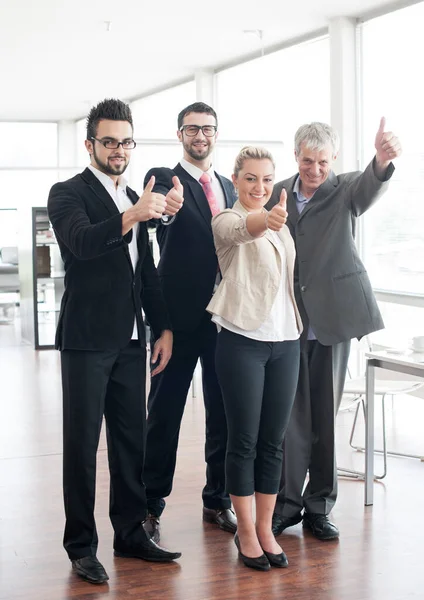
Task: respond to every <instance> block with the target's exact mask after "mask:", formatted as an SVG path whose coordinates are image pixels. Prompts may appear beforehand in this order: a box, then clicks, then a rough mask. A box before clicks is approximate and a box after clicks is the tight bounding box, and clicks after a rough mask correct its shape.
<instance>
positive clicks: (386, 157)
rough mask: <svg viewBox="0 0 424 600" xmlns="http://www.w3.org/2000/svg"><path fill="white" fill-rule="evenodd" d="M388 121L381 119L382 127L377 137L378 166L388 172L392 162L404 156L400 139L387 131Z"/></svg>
mask: <svg viewBox="0 0 424 600" xmlns="http://www.w3.org/2000/svg"><path fill="white" fill-rule="evenodd" d="M385 128H386V119H385V117H381V120H380V126H379V128H378V131H377V135H376V136H375V149H376V151H377V153H376V161H377V165H378V167H379V168H380V169H381V170H386V169H387V167H388V166H389V164H390V162H391V161H392V160H393V159H394V158H396V157H397V156H400V155H401V154H402V147H401V145H400V142H399V139H398V138H397V137H396V136H395V135H394V133H393V132H392V131H385Z"/></svg>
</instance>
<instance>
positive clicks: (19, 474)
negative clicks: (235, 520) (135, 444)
mask: <svg viewBox="0 0 424 600" xmlns="http://www.w3.org/2000/svg"><path fill="white" fill-rule="evenodd" d="M0 345H1V347H0V371H1V379H0V382H1V398H2V403H1V406H2V411H1V420H0V486H1V490H0V560H1V571H0V599H1V600H15V599H16V600H18V599H20V600H64V599H71V598H79V599H82V598H84V599H87V600H88V599H89V598H90V599H94V598H97V599H99V600H100V599H101V600H105V599H110V600H118V599H119V600H126V599H128V600H129V599H132V600H141V599H143V600H215V599H216V600H218V599H219V600H238V599H242V600H265V599H266V600H267V599H274V598H275V599H277V598H278V599H279V598H287V599H290V600H312V599H313V600H344V599H349V600H382V599H384V600H403V599H405V600H406V599H407V598H421V599H422V598H424V584H423V581H424V578H423V573H422V541H423V539H424V520H423V519H422V508H423V506H422V498H423V495H424V463H421V462H420V461H418V460H411V459H400V458H390V459H389V474H388V477H387V479H385V480H384V482H383V483H378V484H376V485H375V504H374V506H373V507H367V508H365V507H364V505H363V492H364V489H363V483H362V482H358V481H350V480H346V479H340V485H339V487H340V492H339V500H338V503H337V505H336V508H335V510H334V511H333V515H332V518H333V520H334V521H335V522H336V523H337V525H338V526H339V527H340V530H341V538H340V541H339V543H337V542H336V543H333V542H325V543H323V542H319V541H317V540H315V539H314V538H312V537H311V536H310V535H309V534H308V533H305V534H304V533H303V530H302V528H301V526H300V525H297V526H296V527H293V528H291V529H290V530H288V531H287V533H285V534H283V535H282V536H281V537H280V538H279V540H280V541H281V543H282V545H283V547H284V549H285V551H286V553H287V555H288V557H289V561H290V566H289V568H288V569H284V570H278V569H273V570H272V571H271V572H269V573H259V572H252V571H251V570H248V569H246V568H245V567H243V565H241V564H240V562H239V561H238V559H237V553H236V549H235V546H234V543H233V541H232V536H231V535H229V534H227V533H224V532H221V531H219V530H217V529H215V528H214V526H212V525H207V524H203V523H202V521H201V489H202V485H203V482H204V464H203V459H202V452H203V436H204V411H203V407H202V401H201V397H199V396H198V397H197V398H194V399H193V398H192V397H191V395H190V396H189V398H188V403H187V408H186V412H185V417H184V422H183V426H182V430H181V443H180V450H179V456H178V465H177V474H176V478H175V486H174V490H173V492H172V495H171V497H170V498H169V503H168V507H167V509H166V511H165V513H164V517H163V519H162V521H163V540H162V542H163V544H164V545H165V546H168V547H169V548H171V549H178V550H181V551H182V552H183V557H182V559H181V560H180V561H178V564H173V565H160V564H153V563H146V562H143V561H135V560H125V559H117V558H113V555H112V551H111V546H112V530H111V526H110V523H109V520H108V516H107V511H108V474H107V457H106V452H105V440H104V437H103V436H102V440H101V444H100V449H99V455H98V492H97V506H96V514H97V525H98V530H99V537H100V546H99V553H98V555H99V558H100V560H101V561H102V562H103V563H104V565H105V567H106V569H107V570H108V572H109V575H110V581H109V585H108V586H101V587H95V586H90V584H86V583H84V582H82V581H80V580H78V579H77V578H76V577H75V576H74V575H73V574H72V572H71V570H70V564H69V562H68V560H67V558H66V555H65V553H64V551H63V549H62V547H61V537H62V528H63V508H62V492H61V399H60V398H61V392H60V371H59V356H58V354H57V353H56V352H55V351H40V352H34V350H33V349H32V348H30V347H29V346H22V345H20V344H19V339H18V335H17V334H16V333H13V328H10V329H8V328H7V327H5V326H3V325H2V326H1V327H0ZM198 391H199V392H200V386H198ZM389 407H390V404H389ZM389 412H390V419H389V422H388V431H389V442H390V445H391V446H392V447H394V448H395V449H396V448H400V449H401V450H405V451H411V452H414V453H415V452H416V453H423V451H424V437H423V435H422V423H423V422H424V401H423V400H421V399H417V398H410V397H408V398H406V397H403V398H400V399H397V400H396V401H395V403H394V405H393V407H392V408H391V410H390V411H389ZM377 414H378V411H377ZM352 419H353V412H351V411H348V412H344V413H342V414H341V415H340V416H339V421H338V451H339V462H340V464H343V465H344V466H347V467H350V466H352V467H355V468H362V464H363V455H361V454H358V453H355V452H354V451H352V450H350V448H349V446H348V434H349V430H350V425H351V423H352ZM358 433H359V435H360V434H361V432H360V430H358ZM380 460H381V459H380V458H377V459H376V462H377V468H378V466H379V464H380Z"/></svg>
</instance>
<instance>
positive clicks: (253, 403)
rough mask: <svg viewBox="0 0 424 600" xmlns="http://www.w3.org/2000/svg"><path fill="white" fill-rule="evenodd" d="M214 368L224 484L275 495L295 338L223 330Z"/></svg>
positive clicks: (238, 491) (241, 492)
mask: <svg viewBox="0 0 424 600" xmlns="http://www.w3.org/2000/svg"><path fill="white" fill-rule="evenodd" d="M216 368H217V373H218V378H219V382H220V385H221V388H222V393H223V397H224V405H225V414H226V417H227V426H228V446H227V455H226V461H225V473H226V489H227V491H228V492H229V493H230V494H233V495H235V496H250V495H252V494H253V493H254V492H260V493H262V494H276V493H277V492H278V490H279V487H280V477H281V465H282V460H283V452H282V443H283V438H284V433H285V431H286V428H287V425H288V422H289V417H290V412H291V408H292V405H293V400H294V395H295V391H296V385H297V379H298V375H299V340H293V341H286V342H260V341H256V340H252V339H249V338H247V337H245V336H243V335H238V334H236V333H232V332H231V331H228V330H227V329H222V330H221V332H220V333H219V335H218V343H217V348H216Z"/></svg>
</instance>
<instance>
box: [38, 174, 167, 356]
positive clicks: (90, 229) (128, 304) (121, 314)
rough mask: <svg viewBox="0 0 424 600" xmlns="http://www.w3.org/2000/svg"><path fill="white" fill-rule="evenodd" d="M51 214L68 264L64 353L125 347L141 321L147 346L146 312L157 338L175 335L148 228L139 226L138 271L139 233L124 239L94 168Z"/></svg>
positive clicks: (63, 186) (63, 192) (55, 199)
mask: <svg viewBox="0 0 424 600" xmlns="http://www.w3.org/2000/svg"><path fill="white" fill-rule="evenodd" d="M127 194H128V196H129V198H130V200H131V202H133V203H135V202H136V201H137V200H138V196H137V194H136V193H135V192H134V191H133V190H131V189H130V188H127ZM48 213H49V218H50V221H51V223H52V225H53V229H54V231H55V234H56V238H57V242H58V244H59V248H60V251H61V254H62V258H63V261H64V264H65V292H64V295H63V298H62V304H61V310H60V316H59V322H58V327H57V333H56V347H57V348H59V349H61V350H64V349H74V350H110V349H116V348H123V347H124V346H126V345H127V344H128V342H129V340H130V339H131V336H132V332H133V327H134V318H136V319H137V325H138V332H139V339H140V344H143V343H144V342H145V330H144V324H143V320H142V314H141V310H142V308H143V309H144V311H145V313H146V316H147V317H148V320H149V322H150V325H151V327H152V329H153V331H154V334H155V335H156V336H158V335H160V333H161V332H162V331H163V330H164V329H170V322H169V317H168V314H167V310H166V305H165V302H164V299H163V295H162V290H161V287H160V282H159V278H158V275H157V272H156V268H155V266H154V262H153V257H152V254H151V252H150V247H149V239H148V232H147V225H146V223H140V225H139V229H138V239H137V245H138V252H139V259H138V263H137V265H136V269H135V272H134V269H133V266H132V263H131V258H130V254H129V251H128V244H129V243H130V241H131V239H132V235H133V232H132V230H130V231H129V233H127V235H125V237H123V236H122V215H121V213H120V212H119V211H118V209H117V207H116V205H115V203H114V201H113V200H112V198H111V196H110V195H109V193H108V192H107V190H106V189H105V187H104V186H103V185H102V184H101V183H100V181H99V180H98V179H97V177H96V176H95V175H94V174H93V173H92V172H91V171H90V169H85V171H84V172H83V173H81V174H79V175H76V176H75V177H73V178H72V179H69V180H68V181H65V182H61V183H56V184H55V185H54V186H53V187H52V189H51V190H50V194H49V199H48Z"/></svg>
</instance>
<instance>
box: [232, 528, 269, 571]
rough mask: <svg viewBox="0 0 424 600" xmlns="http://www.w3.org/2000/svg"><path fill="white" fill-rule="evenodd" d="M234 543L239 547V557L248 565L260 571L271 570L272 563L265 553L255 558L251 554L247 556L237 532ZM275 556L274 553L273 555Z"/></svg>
mask: <svg viewBox="0 0 424 600" xmlns="http://www.w3.org/2000/svg"><path fill="white" fill-rule="evenodd" d="M234 543H235V545H236V547H237V550H238V553H239V557H240V558H241V560H242V561H243V562H244V564H245V565H246V567H250V568H251V569H257V570H258V571H269V570H270V568H271V565H270V564H269V562H270V561H269V560H268V558H267V557H266V555H265V554H261V555H260V556H257V557H255V558H250V556H245V555H244V554H243V553H242V551H241V550H240V540H239V537H238V535H237V533H236V534H235V536H234ZM271 556H274V555H271Z"/></svg>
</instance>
